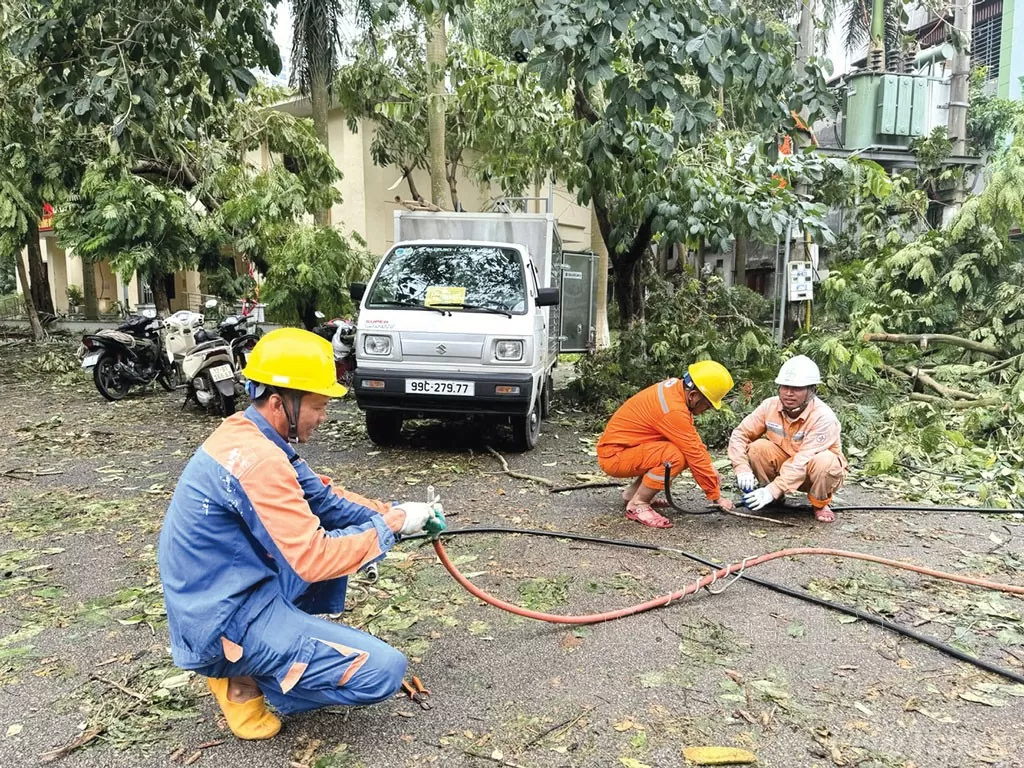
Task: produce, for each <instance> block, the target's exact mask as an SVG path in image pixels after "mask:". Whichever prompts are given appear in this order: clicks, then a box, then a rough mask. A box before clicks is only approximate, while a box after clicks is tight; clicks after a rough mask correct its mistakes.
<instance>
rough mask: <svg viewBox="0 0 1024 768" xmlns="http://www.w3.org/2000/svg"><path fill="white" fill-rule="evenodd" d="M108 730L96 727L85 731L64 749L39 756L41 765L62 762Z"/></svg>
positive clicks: (59, 748)
mask: <svg viewBox="0 0 1024 768" xmlns="http://www.w3.org/2000/svg"><path fill="white" fill-rule="evenodd" d="M104 730H106V729H105V728H104V727H103V726H100V725H98V726H96V727H95V728H90V729H89V730H87V731H83V732H82V733H81V735H79V736H78V737H77V738H76V739H75V740H74V741H72V742H70V743H68V744H65V745H64V746H63V747H58V748H57V749H51V750H50V751H49V752H44V753H43V754H41V755H40V756H39V762H40V763H52V762H53V761H54V760H60V759H61V758H62V757H65V756H67V755H70V754H71V753H72V752H74V751H75V750H76V749H79V748H81V747H84V746H85V745H86V744H88V743H90V742H91V741H93V740H94V739H95V738H96V737H97V736H99V735H100V734H101V733H103V731H104Z"/></svg>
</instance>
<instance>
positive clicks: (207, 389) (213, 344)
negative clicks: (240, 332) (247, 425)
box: [181, 329, 238, 416]
mask: <svg viewBox="0 0 1024 768" xmlns="http://www.w3.org/2000/svg"><path fill="white" fill-rule="evenodd" d="M211 336H212V335H211V334H210V333H209V331H207V330H205V329H200V330H199V331H197V332H196V341H197V342H199V343H198V344H196V345H195V346H194V347H193V348H192V349H191V350H189V352H188V354H186V355H185V357H184V359H183V360H182V362H181V367H182V371H183V373H184V375H185V386H186V394H185V402H186V403H188V402H189V401H190V400H195V401H196V402H197V403H199V405H201V406H202V407H203V408H208V407H209V406H210V405H215V406H216V410H217V411H218V412H219V413H220V414H221V415H222V416H230V415H231V414H232V413H234V412H235V397H236V396H237V391H236V382H237V381H238V371H237V370H236V368H235V360H234V354H233V352H232V350H231V345H230V344H228V343H227V342H226V341H224V339H221V338H218V337H216V336H212V337H211Z"/></svg>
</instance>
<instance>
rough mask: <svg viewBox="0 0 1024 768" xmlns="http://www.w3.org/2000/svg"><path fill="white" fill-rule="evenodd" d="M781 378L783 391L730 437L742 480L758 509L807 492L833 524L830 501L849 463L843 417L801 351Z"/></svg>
mask: <svg viewBox="0 0 1024 768" xmlns="http://www.w3.org/2000/svg"><path fill="white" fill-rule="evenodd" d="M775 383H776V384H778V385H779V394H778V396H777V397H769V398H768V399H767V400H765V401H764V402H763V403H761V405H759V406H758V407H757V409H756V410H755V411H754V412H753V413H751V414H750V415H749V416H747V418H745V419H744V420H743V421H742V422H740V425H739V426H738V427H736V429H734V430H733V432H732V437H730V438H729V459H730V460H731V461H732V467H733V470H734V471H735V472H736V484H737V485H738V486H739V488H740V490H741V491H743V493H744V497H743V500H744V502H745V503H746V505H747V507H748V508H749V509H752V510H758V509H762V508H764V507H766V506H768V505H769V504H771V503H772V502H774V501H776V500H778V499H782V498H783V497H784V496H785V495H786V494H788V493H793V492H795V491H803V492H804V493H806V494H807V498H808V499H809V500H810V502H811V506H812V507H813V508H814V517H815V518H817V519H818V520H820V521H822V522H824V523H830V522H832V521H833V520H835V519H836V516H835V513H834V512H833V511H832V508H831V507H830V506H829V504H831V502H832V494H833V493H835V492H836V490H837V489H838V488H839V486H841V485H842V484H843V480H845V479H846V471H847V470H846V467H847V464H846V458H845V457H844V456H843V446H842V440H841V437H840V433H841V431H842V430H841V427H840V425H839V419H837V418H836V415H835V413H834V412H833V411H832V409H831V408H829V407H828V406H827V405H825V403H823V402H822V401H821V400H819V399H818V396H817V386H818V384H820V383H821V373H820V372H819V371H818V366H817V365H815V364H814V361H813V360H811V359H810V358H809V357H805V356H804V355H798V356H796V357H794V358H791V359H789V360H787V361H786V362H785V363H784V364H783V365H782V368H781V369H779V375H778V377H777V378H776V379H775Z"/></svg>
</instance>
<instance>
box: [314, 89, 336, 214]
mask: <svg viewBox="0 0 1024 768" xmlns="http://www.w3.org/2000/svg"><path fill="white" fill-rule="evenodd" d="M311 79H312V82H311V83H310V86H309V101H310V106H311V107H312V110H313V129H314V130H315V131H316V137H317V138H318V139H319V140H320V143H321V144H323V145H324V147H325V148H327V149H330V138H329V136H328V116H327V108H328V107H329V106H330V101H331V94H330V84H329V82H328V80H329V77H328V73H327V72H326V71H324V72H314V73H312V78H311ZM313 220H314V221H315V222H316V223H317V224H318V225H320V226H322V227H326V226H328V225H330V223H331V209H330V208H327V209H325V210H322V211H317V212H316V213H314V214H313Z"/></svg>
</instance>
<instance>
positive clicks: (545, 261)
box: [351, 211, 561, 451]
mask: <svg viewBox="0 0 1024 768" xmlns="http://www.w3.org/2000/svg"><path fill="white" fill-rule="evenodd" d="M560 263H561V240H560V238H559V236H558V227H557V222H556V221H555V217H554V216H553V215H551V214H501V213H493V214H492V213H428V212H419V211H416V212H412V211H396V212H395V245H394V246H393V247H392V248H391V249H390V250H389V251H388V252H387V254H385V256H384V258H383V259H381V262H380V264H378V265H377V268H376V270H374V273H373V276H372V277H371V278H370V282H369V283H368V284H361V283H353V284H352V286H351V294H352V298H353V299H354V300H356V301H358V302H360V309H359V320H358V322H357V333H356V371H355V377H354V380H353V386H354V388H355V395H356V402H357V403H358V405H359V407H360V408H361V409H362V410H363V411H365V413H366V431H367V433H368V434H369V436H370V439H371V440H372V441H373V442H375V443H377V444H378V445H393V444H394V443H396V442H397V441H398V439H399V436H400V433H401V429H402V422H403V421H404V420H405V419H407V418H435V417H436V418H442V419H443V418H455V417H457V418H465V417H466V416H469V415H479V416H487V417H494V418H497V419H501V420H504V421H506V422H509V423H511V425H512V431H513V441H514V444H515V447H516V448H517V449H518V450H521V451H528V450H530V449H532V448H533V447H534V446H535V445H536V444H537V438H538V437H539V435H540V422H541V420H542V419H543V418H545V417H547V416H548V411H549V408H550V403H551V390H552V378H551V371H552V369H553V368H554V367H555V365H556V364H557V362H558V337H559V332H560V324H559V318H558V305H559V289H558V288H553V287H551V286H552V284H553V283H554V284H556V285H557V281H553V280H552V265H553V264H556V265H557V264H560Z"/></svg>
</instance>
